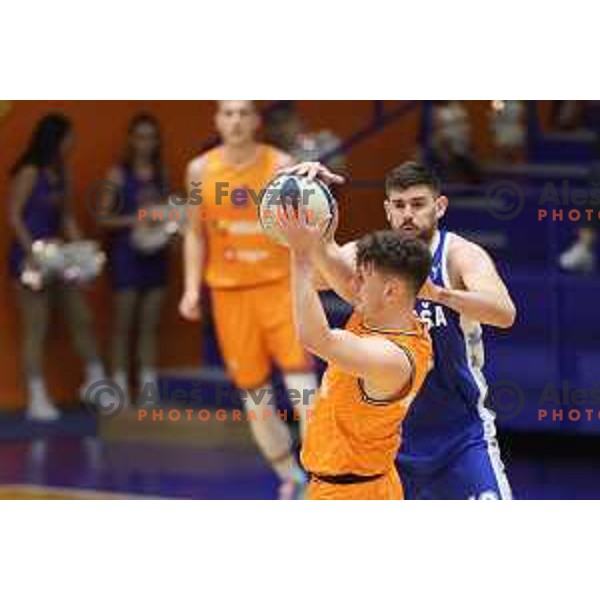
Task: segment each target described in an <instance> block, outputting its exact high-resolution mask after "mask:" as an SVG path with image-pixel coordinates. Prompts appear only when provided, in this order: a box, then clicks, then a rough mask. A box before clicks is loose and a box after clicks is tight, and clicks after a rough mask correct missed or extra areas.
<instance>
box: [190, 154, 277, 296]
mask: <svg viewBox="0 0 600 600" xmlns="http://www.w3.org/2000/svg"><path fill="white" fill-rule="evenodd" d="M200 160H201V161H202V166H201V173H200V177H199V178H200V180H201V182H202V185H201V192H200V193H201V196H202V203H201V204H200V205H199V206H198V208H197V210H196V211H195V213H196V215H195V217H193V218H195V226H196V227H199V226H201V227H202V229H203V231H204V234H205V238H206V242H207V257H206V268H205V280H206V283H207V284H208V285H209V286H211V287H213V288H238V287H251V286H256V285H261V284H264V283H269V282H273V281H276V280H278V279H282V278H284V277H288V276H289V254H288V250H287V248H285V247H284V246H281V245H279V244H277V243H276V242H274V241H273V240H271V239H270V238H268V237H267V236H266V235H265V234H264V233H263V231H262V228H261V226H260V223H259V220H258V202H259V200H260V196H261V193H262V191H263V189H264V188H265V187H266V185H267V184H268V183H269V181H270V180H271V179H273V177H274V176H275V174H276V172H277V170H278V169H279V168H280V167H281V162H282V153H281V152H280V151H279V150H277V149H275V148H273V147H271V146H266V145H264V144H261V145H260V146H259V149H258V155H257V157H256V160H255V161H254V162H252V163H249V164H247V165H243V166H240V167H238V166H234V165H230V164H227V163H225V162H224V161H223V158H222V148H221V147H218V148H215V149H214V150H211V151H209V152H207V153H206V154H205V155H204V156H203V157H201V159H200Z"/></svg>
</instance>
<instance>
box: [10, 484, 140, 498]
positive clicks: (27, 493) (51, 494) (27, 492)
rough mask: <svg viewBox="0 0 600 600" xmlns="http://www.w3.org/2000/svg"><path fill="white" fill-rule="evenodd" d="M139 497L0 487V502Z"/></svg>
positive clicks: (50, 489) (16, 486)
mask: <svg viewBox="0 0 600 600" xmlns="http://www.w3.org/2000/svg"><path fill="white" fill-rule="evenodd" d="M133 498H135V499H138V500H139V499H140V498H141V497H140V496H128V495H125V494H112V493H108V492H95V491H86V490H76V489H69V488H58V487H57V488H55V487H46V486H38V485H0V500H127V499H133Z"/></svg>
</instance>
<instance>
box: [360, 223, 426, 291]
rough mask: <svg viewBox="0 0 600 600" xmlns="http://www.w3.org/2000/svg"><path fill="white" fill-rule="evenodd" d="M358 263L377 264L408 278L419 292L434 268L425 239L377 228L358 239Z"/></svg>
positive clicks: (362, 264)
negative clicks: (432, 267) (377, 229)
mask: <svg viewBox="0 0 600 600" xmlns="http://www.w3.org/2000/svg"><path fill="white" fill-rule="evenodd" d="M356 265H357V266H366V265H373V267H374V268H375V269H376V270H378V271H382V272H384V273H389V274H390V275H397V276H399V277H401V278H403V279H405V280H406V281H407V282H408V283H409V284H410V286H411V288H412V291H413V292H414V293H415V294H416V293H417V292H418V291H419V290H420V289H421V287H422V286H423V284H424V283H425V281H426V279H427V277H428V276H429V271H430V270H431V252H430V250H429V247H428V246H427V244H425V242H423V241H421V240H420V239H418V238H410V237H407V236H405V235H404V234H403V233H401V232H400V231H392V230H385V231H375V232H374V233H368V234H367V235H365V236H364V237H362V238H361V239H360V240H359V241H358V245H357V252H356Z"/></svg>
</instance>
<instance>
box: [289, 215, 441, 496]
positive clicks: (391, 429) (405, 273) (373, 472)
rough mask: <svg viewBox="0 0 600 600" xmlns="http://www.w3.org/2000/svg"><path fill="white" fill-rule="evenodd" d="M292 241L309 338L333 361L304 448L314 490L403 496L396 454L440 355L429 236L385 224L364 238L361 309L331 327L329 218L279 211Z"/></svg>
mask: <svg viewBox="0 0 600 600" xmlns="http://www.w3.org/2000/svg"><path fill="white" fill-rule="evenodd" d="M279 222H280V227H281V228H282V230H283V232H284V234H285V235H286V237H287V240H288V242H289V245H290V248H291V250H292V258H291V262H292V293H293V302H294V318H295V323H296V328H297V330H298V335H299V338H300V340H301V342H302V343H303V344H304V345H305V346H306V347H307V348H308V349H309V350H310V351H311V352H313V353H314V354H316V355H317V356H320V357H321V358H322V359H323V360H325V361H327V362H328V365H329V366H328V369H327V371H326V373H325V376H324V379H323V384H322V386H321V390H320V392H319V397H318V398H317V400H316V404H315V409H314V415H313V417H312V419H311V421H310V423H309V424H308V430H307V434H306V438H305V442H304V446H303V448H302V463H303V465H304V467H305V468H306V470H307V471H308V472H309V475H310V483H309V487H308V494H307V498H308V499H313V500H325V499H331V500H335V499H340V500H343V499H348V500H351V499H356V500H360V499H362V500H400V499H402V498H403V493H402V485H401V483H400V479H399V477H398V474H397V471H396V467H395V464H394V460H395V458H396V453H397V452H398V448H399V446H400V437H401V423H402V420H403V419H404V416H405V415H406V413H407V411H408V408H409V407H410V404H411V402H412V400H413V399H414V397H415V395H416V393H417V392H418V391H419V389H420V387H421V385H422V384H423V381H424V379H425V376H426V375H427V373H428V372H429V369H430V368H431V364H432V348H431V340H430V338H429V335H428V333H427V331H426V329H425V327H424V325H423V324H422V323H421V322H420V321H419V320H418V318H417V317H416V316H415V313H414V306H415V300H416V295H417V292H418V291H419V290H420V289H421V287H422V285H423V284H424V283H425V281H426V279H427V276H428V274H429V270H430V268H431V255H430V252H429V248H428V247H427V245H426V244H424V243H423V242H421V241H420V240H416V239H409V238H407V237H404V236H403V235H402V234H401V233H400V232H394V231H379V232H376V233H371V234H368V235H366V236H365V237H364V238H362V239H361V240H360V241H359V242H358V247H357V256H356V263H357V277H356V282H355V285H356V298H357V303H356V305H355V313H354V315H353V316H352V317H351V318H350V321H349V322H348V324H347V325H346V328H345V329H344V330H339V329H331V328H330V327H329V324H328V322H327V318H326V316H325V313H324V311H323V307H322V305H321V302H320V300H319V296H318V294H317V291H316V289H315V287H314V281H315V278H314V275H315V268H314V266H313V262H312V256H311V255H313V252H316V251H318V250H317V248H318V246H319V244H321V243H323V242H322V239H323V238H322V236H321V232H322V231H324V227H323V226H322V225H323V224H321V225H318V224H316V225H311V224H309V223H307V218H306V209H305V208H304V206H303V205H302V204H301V205H300V206H299V209H298V214H297V215H296V214H295V212H294V210H293V209H292V208H291V207H290V206H288V207H286V211H285V213H284V214H282V215H280V217H279Z"/></svg>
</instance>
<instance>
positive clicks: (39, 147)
mask: <svg viewBox="0 0 600 600" xmlns="http://www.w3.org/2000/svg"><path fill="white" fill-rule="evenodd" d="M71 129H72V124H71V121H70V120H69V119H68V118H67V117H66V116H65V115H63V114H60V113H51V114H48V115H46V116H45V117H43V118H42V119H40V120H39V121H38V122H37V124H36V126H35V128H34V130H33V133H32V134H31V137H30V138H29V144H28V145H27V149H26V150H25V152H23V154H21V156H20V157H19V159H18V160H17V162H15V164H14V165H13V167H12V168H11V170H10V175H11V176H13V175H16V174H17V172H18V171H20V170H21V168H22V167H25V166H27V165H33V166H35V167H38V168H44V167H49V166H57V167H59V169H60V170H61V171H62V168H63V165H62V157H61V155H60V146H61V144H62V142H63V140H64V139H65V137H67V135H68V134H69V132H70V131H71Z"/></svg>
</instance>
